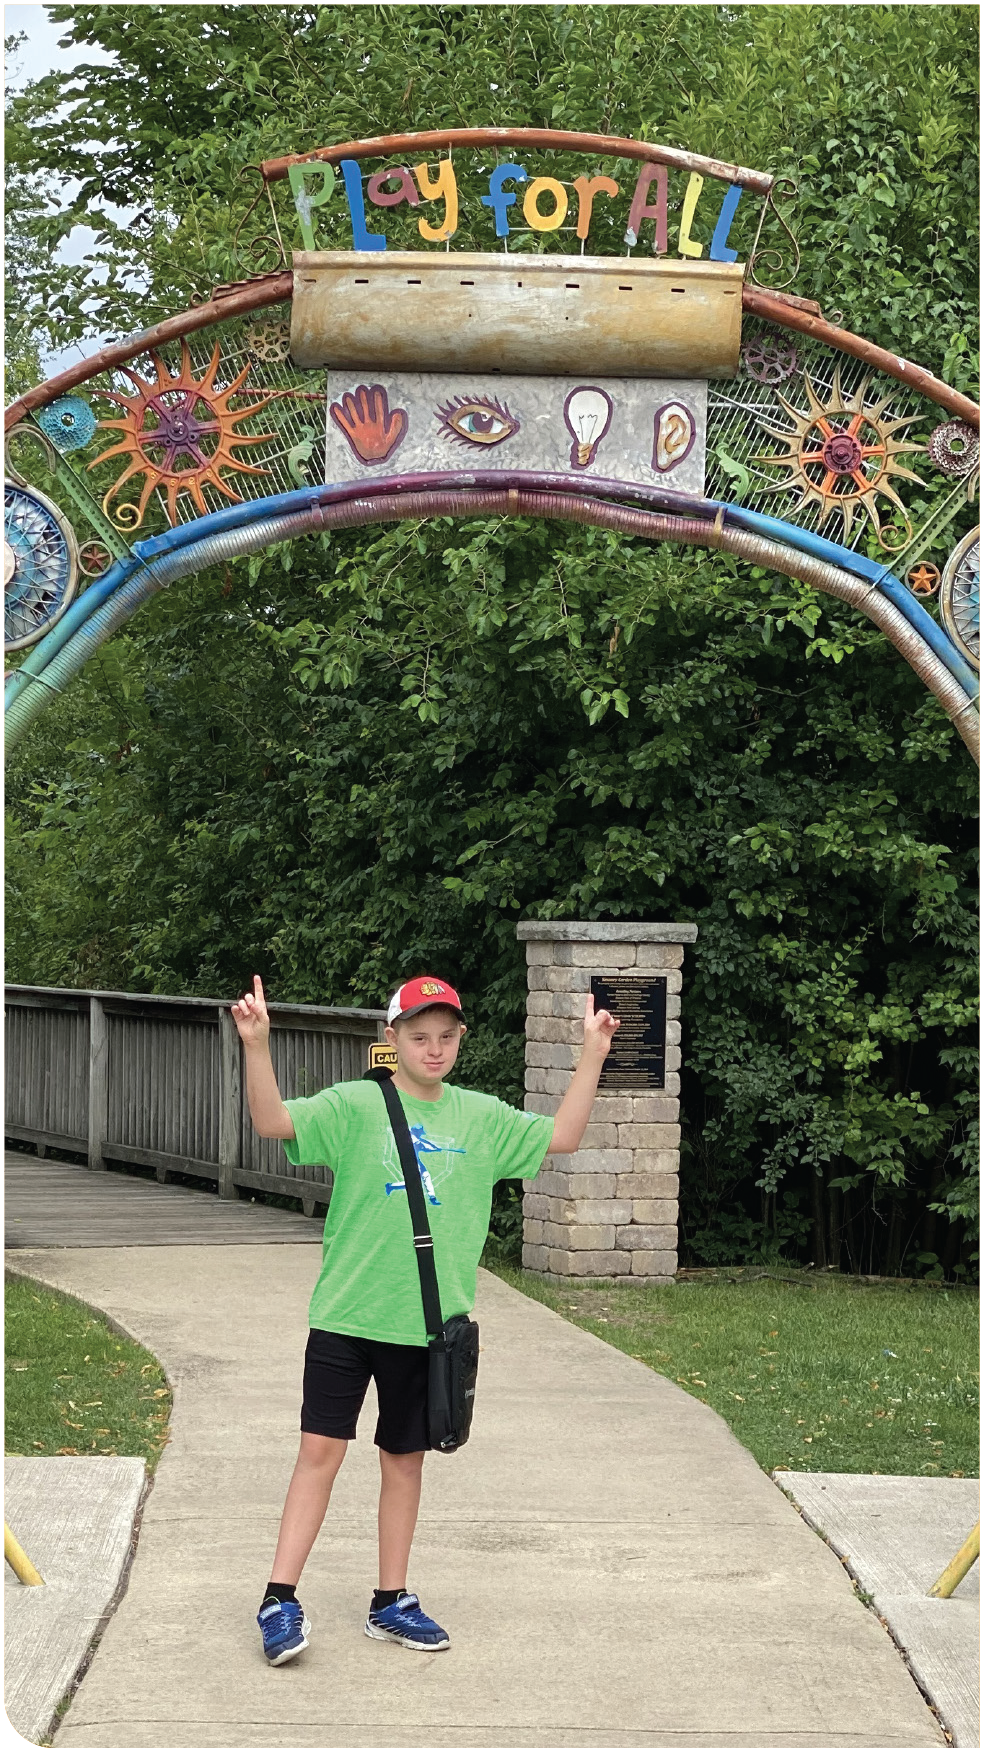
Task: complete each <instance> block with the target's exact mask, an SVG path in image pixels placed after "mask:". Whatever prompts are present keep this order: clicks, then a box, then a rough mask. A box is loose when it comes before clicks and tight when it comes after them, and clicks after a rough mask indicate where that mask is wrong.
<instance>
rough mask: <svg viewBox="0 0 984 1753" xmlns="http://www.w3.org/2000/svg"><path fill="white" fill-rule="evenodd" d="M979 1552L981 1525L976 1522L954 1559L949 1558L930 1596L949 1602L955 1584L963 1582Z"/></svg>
mask: <svg viewBox="0 0 984 1753" xmlns="http://www.w3.org/2000/svg"><path fill="white" fill-rule="evenodd" d="M980 1552H981V1524H980V1522H977V1524H976V1525H975V1527H974V1528H973V1530H972V1532H971V1533H969V1534H968V1535H967V1538H966V1540H965V1541H964V1543H963V1545H962V1546H961V1548H960V1551H959V1552H958V1553H957V1556H956V1558H951V1560H950V1562H949V1564H948V1565H947V1567H946V1569H945V1571H944V1572H943V1575H942V1576H940V1577H937V1579H936V1581H935V1583H934V1584H933V1586H932V1588H931V1589H930V1591H929V1592H930V1594H931V1595H935V1596H936V1599H937V1600H939V1601H947V1600H949V1598H950V1596H951V1595H952V1594H953V1591H954V1589H955V1588H956V1587H957V1584H958V1583H962V1582H963V1579H964V1577H965V1576H966V1575H967V1572H968V1571H969V1569H970V1567H971V1565H972V1564H974V1563H975V1561H976V1560H977V1559H978V1558H979V1557H980Z"/></svg>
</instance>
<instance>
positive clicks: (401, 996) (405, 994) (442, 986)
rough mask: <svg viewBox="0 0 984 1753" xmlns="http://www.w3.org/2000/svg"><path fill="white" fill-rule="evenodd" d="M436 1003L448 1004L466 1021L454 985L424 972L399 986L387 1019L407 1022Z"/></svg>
mask: <svg viewBox="0 0 984 1753" xmlns="http://www.w3.org/2000/svg"><path fill="white" fill-rule="evenodd" d="M436 1004H446V1005H447V1007H448V1009H449V1010H453V1011H454V1012H455V1015H456V1016H458V1017H460V1018H461V1021H462V1022H464V1020H465V1013H464V1011H463V1010H462V1008H461V999H460V998H459V997H458V994H457V993H456V991H455V989H454V987H453V986H449V985H448V983H447V981H446V980H435V979H434V977H433V975H431V974H422V975H421V976H420V978H419V979H418V980H408V981H407V982H406V984H405V985H403V986H399V987H398V988H397V990H396V991H395V992H394V994H393V996H392V998H391V999H390V1001H389V1009H388V1010H387V1012H386V1021H387V1022H388V1023H402V1022H406V1019H407V1017H411V1016H416V1015H417V1012H418V1011H421V1010H432V1009H433V1007H434V1005H436Z"/></svg>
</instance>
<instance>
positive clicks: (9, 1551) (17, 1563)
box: [3, 1522, 44, 1588]
mask: <svg viewBox="0 0 984 1753" xmlns="http://www.w3.org/2000/svg"><path fill="white" fill-rule="evenodd" d="M3 1555H4V1558H5V1559H6V1560H7V1563H8V1564H9V1565H10V1568H11V1570H12V1571H13V1572H14V1575H15V1576H18V1577H19V1578H20V1580H21V1582H22V1583H27V1584H28V1585H29V1586H30V1587H32V1588H34V1587H36V1586H37V1584H38V1583H43V1582H44V1577H43V1576H42V1575H41V1572H40V1571H38V1570H35V1568H34V1566H33V1564H32V1563H31V1560H30V1559H29V1558H28V1556H27V1553H26V1552H25V1551H24V1549H23V1547H22V1546H19V1545H18V1543H17V1541H16V1540H15V1539H14V1536H13V1534H12V1533H11V1532H10V1529H9V1528H8V1526H7V1524H6V1522H4V1524H3Z"/></svg>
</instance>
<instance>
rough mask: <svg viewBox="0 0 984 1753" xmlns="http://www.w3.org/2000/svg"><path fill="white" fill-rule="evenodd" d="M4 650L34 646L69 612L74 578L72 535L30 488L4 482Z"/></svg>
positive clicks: (47, 502) (54, 510)
mask: <svg viewBox="0 0 984 1753" xmlns="http://www.w3.org/2000/svg"><path fill="white" fill-rule="evenodd" d="M3 510H4V519H3V523H4V529H3V534H4V542H3V583H4V649H5V650H6V651H20V650H21V649H22V648H23V647H24V646H25V645H33V644H34V643H35V642H36V640H38V639H40V638H41V635H42V633H46V632H47V631H48V628H49V627H51V626H53V625H54V623H55V622H56V621H57V620H58V618H59V616H60V615H62V614H63V613H64V611H65V610H66V609H67V608H68V605H69V603H70V602H71V600H72V598H73V596H74V595H75V586H76V582H77V579H78V553H77V550H76V546H75V537H74V535H73V533H72V529H71V526H70V524H68V523H67V522H66V520H65V518H64V517H63V516H62V514H61V512H60V511H59V510H58V507H57V506H56V505H53V504H52V502H51V500H50V499H49V498H48V497H47V495H46V494H44V493H39V492H38V491H37V489H36V488H34V487H30V488H28V487H23V486H20V485H19V484H18V483H17V482H14V481H6V482H5V483H4V507H3Z"/></svg>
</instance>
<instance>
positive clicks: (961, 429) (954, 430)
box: [927, 420, 981, 475]
mask: <svg viewBox="0 0 984 1753" xmlns="http://www.w3.org/2000/svg"><path fill="white" fill-rule="evenodd" d="M927 449H928V451H929V460H930V462H931V463H932V464H933V467H934V468H936V469H939V471H940V474H941V475H969V474H971V472H972V471H973V470H974V469H976V467H977V465H978V463H979V462H980V456H981V440H980V434H979V433H977V432H975V431H974V428H973V427H972V426H968V425H967V422H966V420H945V421H944V423H943V425H942V426H937V428H936V431H935V432H933V433H931V435H930V440H929V444H928V445H927Z"/></svg>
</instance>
